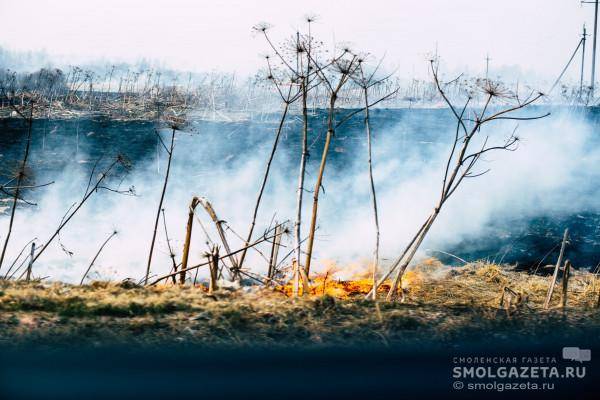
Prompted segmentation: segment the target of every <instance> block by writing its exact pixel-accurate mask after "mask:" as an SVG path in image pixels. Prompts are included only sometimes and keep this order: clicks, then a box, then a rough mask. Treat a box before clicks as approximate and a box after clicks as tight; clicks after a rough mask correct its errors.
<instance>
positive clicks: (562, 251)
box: [544, 228, 569, 309]
mask: <svg viewBox="0 0 600 400" xmlns="http://www.w3.org/2000/svg"><path fill="white" fill-rule="evenodd" d="M568 237H569V228H567V229H565V233H564V234H563V239H562V244H561V245H560V253H559V254H558V260H557V261H556V266H555V267H554V273H553V274H552V279H551V280H550V286H549V287H548V293H547V294H546V300H545V301H544V309H548V307H549V306H550V300H552V294H553V293H554V286H555V285H556V280H557V279H558V270H559V269H560V267H561V265H562V260H563V256H564V254H565V248H566V247H567V240H568Z"/></svg>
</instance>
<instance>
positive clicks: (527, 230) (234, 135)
mask: <svg viewBox="0 0 600 400" xmlns="http://www.w3.org/2000/svg"><path fill="white" fill-rule="evenodd" d="M538 111H546V110H545V109H544V108H534V109H533V111H530V112H538ZM551 111H552V112H553V113H554V114H565V113H567V114H569V115H571V116H574V118H577V119H579V120H583V121H585V123H587V124H588V125H589V126H591V129H595V128H596V127H597V126H598V121H599V119H600V113H599V111H598V110H596V109H587V110H570V111H569V110H561V109H552V110H551ZM343 113H344V112H343V111H342V112H341V114H340V115H343ZM278 118H279V116H278V115H277V114H272V115H261V116H258V115H255V116H251V117H249V118H248V119H246V120H243V121H204V120H198V121H193V122H192V123H190V124H189V126H188V127H187V128H185V130H184V131H185V132H183V133H182V134H179V135H178V137H177V141H176V146H177V147H176V152H177V155H176V156H175V158H174V163H175V164H176V165H180V167H183V164H184V163H188V164H189V163H193V165H192V169H193V173H194V175H195V176H196V175H198V176H202V174H210V173H211V171H212V169H213V168H219V169H221V170H225V171H227V170H230V172H231V173H232V174H236V173H237V170H239V169H242V170H243V168H244V166H245V165H246V164H247V163H249V162H250V160H251V159H252V158H253V157H256V159H258V160H259V164H260V163H262V162H263V161H262V160H266V157H267V155H268V151H269V148H270V145H271V142H272V138H273V132H274V131H275V128H276V124H277V123H278V120H277V119H278ZM550 118H554V115H553V116H551V117H550ZM300 124H301V121H300V118H299V116H297V115H292V116H291V117H290V119H289V120H288V125H287V126H286V128H285V130H284V132H283V134H282V137H281V143H280V147H279V149H278V153H277V156H276V161H277V163H278V164H277V168H280V169H281V170H284V171H286V170H287V171H289V173H290V177H293V178H290V179H296V178H295V177H294V174H295V171H296V168H297V163H298V159H299V154H300V147H299V146H300V141H299V134H300V126H301V125H300ZM324 124H325V114H324V113H321V112H319V111H316V112H314V113H313V114H312V116H311V132H310V133H309V135H310V136H309V143H310V145H311V148H310V157H309V166H308V173H309V175H308V178H307V179H308V180H310V179H311V174H313V172H312V171H314V170H315V169H316V168H317V166H318V162H319V160H320V152H321V148H322V146H323V142H324V132H325V129H324ZM372 124H373V132H374V143H375V146H376V152H375V174H376V175H377V166H378V164H377V163H378V158H377V157H379V159H381V158H384V159H386V160H390V159H392V160H394V159H399V160H402V159H408V158H409V159H410V163H407V164H406V165H405V166H406V168H404V169H401V170H399V171H398V173H397V177H398V182H390V181H386V182H380V183H378V185H379V186H380V187H381V186H384V185H385V186H388V185H389V186H393V185H402V179H404V178H406V177H410V175H411V174H416V173H419V172H420V171H421V170H425V169H429V168H431V169H434V170H435V168H438V167H440V166H441V164H440V163H439V160H442V159H443V157H444V156H445V155H446V154H447V153H448V150H449V144H450V140H451V139H452V136H453V129H454V121H453V119H452V116H451V115H450V113H449V112H448V110H443V109H398V110H386V109H377V110H374V111H373V112H372ZM533 124H534V123H532V124H531V125H528V129H535V125H533ZM156 129H157V124H156V123H155V122H154V121H112V120H107V119H104V118H94V117H90V118H79V119H68V120H54V119H37V120H35V121H34V123H33V139H32V140H33V142H32V152H31V157H30V163H29V168H30V172H29V173H30V176H31V177H32V178H33V180H34V181H35V182H36V183H42V182H43V181H48V180H56V181H60V179H62V178H61V177H64V176H65V174H67V173H69V172H70V171H74V170H79V171H89V170H90V168H91V167H92V165H93V164H94V162H95V160H96V159H98V158H100V157H112V156H114V155H116V154H123V155H125V156H126V157H127V158H128V159H129V160H130V161H131V164H132V170H131V171H130V175H132V176H135V174H136V171H138V170H142V169H143V168H146V169H148V168H149V167H148V165H152V164H153V163H154V160H155V159H156V157H157V151H158V150H157V147H158V144H157V139H156V133H155V130H156ZM162 129H164V128H162ZM25 134H26V130H25V124H24V123H23V121H20V120H18V119H4V120H2V121H0V149H1V150H0V160H1V163H0V176H1V177H2V180H3V181H6V180H8V179H9V177H10V176H11V173H14V170H15V169H16V166H17V165H18V162H19V159H20V157H21V156H22V152H23V146H24V139H25ZM565 134H568V133H567V132H566V133H565ZM163 137H167V136H163ZM383 140H385V145H383V146H381V147H380V148H379V150H378V151H377V143H378V142H380V141H383ZM599 143H600V140H596V141H592V142H590V143H589V144H588V145H589V146H590V151H594V148H595V147H594V146H597V145H598V144H599ZM364 148H365V139H364V131H363V125H362V119H361V117H360V115H358V116H356V117H354V118H353V119H352V120H350V121H349V122H348V123H346V124H345V125H344V126H343V127H342V128H340V129H338V131H337V133H336V137H335V138H334V142H333V144H332V148H331V154H330V161H329V164H328V166H327V168H328V172H327V173H326V176H328V175H327V174H329V176H331V178H329V179H343V178H344V176H346V177H351V175H352V174H353V173H354V168H356V165H357V158H360V157H363V155H362V154H363V153H362V152H363V151H364ZM200 150H201V151H200ZM519 151H521V150H519ZM182 154H184V156H181V155H182ZM573 157H581V155H573ZM190 160H191V161H190ZM158 162H159V163H162V168H164V159H162V158H161V161H158ZM548 162H552V160H550V159H549V160H548ZM178 163H180V164H178ZM493 167H494V165H493V164H492V168H493ZM159 169H160V167H159ZM591 172H592V173H591V176H595V173H593V171H591ZM441 173H442V171H441V170H439V174H440V175H441ZM596 175H597V174H596ZM160 176H161V175H160V172H159V173H156V174H155V176H154V178H155V179H156V180H157V181H159V180H160V179H161V178H160ZM327 179H328V178H326V180H327ZM588 183H589V185H588V187H583V188H582V187H578V188H576V189H577V196H579V197H581V196H584V197H589V198H590V199H591V200H588V201H586V204H587V206H586V207H585V208H581V207H579V208H577V209H569V207H563V206H562V205H561V204H556V205H555V207H554V206H552V207H544V208H540V209H536V207H535V204H534V206H533V207H529V208H528V209H527V210H526V212H523V210H522V209H520V210H516V211H514V212H512V211H511V209H510V204H507V206H506V207H505V208H504V209H503V210H502V215H501V216H499V218H497V219H495V220H491V221H488V222H487V223H486V224H485V226H481V227H480V228H481V229H479V230H478V231H477V232H473V234H469V235H463V237H461V239H460V240H459V241H454V242H452V243H450V244H448V245H447V246H444V247H443V248H440V247H439V246H438V247H437V248H440V250H443V251H444V252H448V253H452V254H454V255H457V256H458V257H460V258H463V259H465V260H469V261H474V260H478V259H486V260H489V261H492V262H502V263H511V264H515V263H518V264H519V266H520V267H522V268H532V267H533V268H535V267H537V266H539V265H545V264H552V263H553V262H554V260H555V259H556V256H557V253H558V247H559V246H558V243H559V242H560V240H561V238H562V233H563V230H564V229H565V228H566V227H568V228H569V229H570V231H571V242H570V246H569V253H568V257H569V258H570V259H571V261H572V262H573V263H574V265H576V266H579V267H585V268H595V267H596V265H598V263H600V212H599V210H600V201H599V200H598V197H597V195H598V185H597V184H595V183H594V182H588ZM131 184H133V185H136V184H139V182H135V180H133V181H132V182H131ZM187 184H194V185H197V186H198V187H199V188H200V189H199V190H200V192H202V190H203V189H202V184H203V183H202V180H201V179H198V180H197V181H193V183H191V182H186V181H185V176H177V175H176V176H175V177H174V178H173V183H172V185H173V186H177V185H187ZM223 184H224V189H223V190H226V183H225V182H224V183H223ZM311 184H312V183H309V185H311ZM468 185H469V183H467V184H466V185H465V186H464V187H461V189H460V190H462V191H465V192H468V191H469V190H470V189H469V186H468ZM256 186H257V187H258V182H257V183H256ZM507 190H510V188H507ZM560 190H561V191H565V190H566V191H567V192H568V191H569V190H571V188H569V187H566V188H564V189H560ZM325 193H327V186H325ZM352 195H353V194H352V193H346V194H344V196H352ZM332 196H333V195H332ZM31 197H32V198H33V199H34V200H36V201H40V202H39V204H38V206H37V207H39V209H40V210H43V208H44V203H43V199H44V189H40V190H36V191H35V192H34V193H32V194H31ZM154 197H156V196H154ZM594 198H595V200H594ZM433 200H434V199H431V203H432V204H433ZM143 201H148V200H147V198H145V199H143ZM151 201H155V199H154V198H152V199H151ZM324 201H327V200H326V198H325V200H324ZM25 207H28V206H25ZM6 210H7V209H5V213H6V212H7V211H6ZM409 212H410V211H409ZM382 218H385V215H382ZM425 247H427V246H425ZM366 252H368V250H366ZM429 254H430V255H431V256H434V257H437V258H439V259H441V260H442V261H443V262H445V263H448V264H455V263H457V262H458V261H457V260H456V259H455V258H454V257H450V256H447V255H445V254H444V253H440V252H431V253H429Z"/></svg>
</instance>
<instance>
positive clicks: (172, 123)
mask: <svg viewBox="0 0 600 400" xmlns="http://www.w3.org/2000/svg"><path fill="white" fill-rule="evenodd" d="M158 114H159V115H160V111H159V112H158ZM183 122H184V120H183V118H181V117H179V116H177V115H175V116H174V117H172V118H170V120H169V127H170V128H171V141H170V143H169V146H168V147H167V145H166V144H165V142H164V141H163V140H162V138H161V136H160V132H158V130H155V133H156V136H157V137H158V139H159V141H160V143H161V145H162V147H163V149H164V150H165V151H166V153H167V157H168V158H167V170H166V172H165V179H164V181H163V186H162V190H161V193H160V199H159V201H158V208H157V210H156V218H155V219H154V229H153V231H152V240H151V241H150V251H149V252H148V263H147V264H146V275H145V276H144V284H145V285H147V284H148V279H149V276H150V267H151V265H152V255H153V254H154V244H155V243H156V233H157V231H158V222H159V220H160V211H161V210H162V209H163V202H164V200H165V194H166V193H167V185H168V183H169V175H170V172H171V161H172V160H173V150H174V149H175V133H176V132H177V131H179V130H181V124H183Z"/></svg>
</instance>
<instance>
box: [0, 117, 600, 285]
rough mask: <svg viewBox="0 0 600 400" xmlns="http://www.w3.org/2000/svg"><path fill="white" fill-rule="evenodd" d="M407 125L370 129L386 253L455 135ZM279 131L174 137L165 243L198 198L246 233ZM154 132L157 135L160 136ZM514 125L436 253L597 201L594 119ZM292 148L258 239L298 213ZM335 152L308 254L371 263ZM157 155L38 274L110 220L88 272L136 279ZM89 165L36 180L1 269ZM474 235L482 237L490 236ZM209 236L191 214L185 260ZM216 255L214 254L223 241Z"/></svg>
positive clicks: (76, 225) (356, 185)
mask: <svg viewBox="0 0 600 400" xmlns="http://www.w3.org/2000/svg"><path fill="white" fill-rule="evenodd" d="M438 112H444V111H438ZM448 121H451V119H448ZM404 123H405V122H403V121H400V122H399V123H397V124H395V125H391V126H388V127H386V128H385V131H381V130H380V131H377V130H376V131H375V133H374V168H375V170H374V172H375V179H376V188H377V193H378V202H379V212H380V224H381V240H382V250H381V255H382V257H383V259H384V263H385V262H386V261H385V260H389V259H392V258H394V257H395V256H397V255H398V253H399V251H401V249H402V248H403V247H404V246H405V245H406V243H407V241H408V240H409V238H410V237H411V235H412V234H414V232H415V231H416V230H417V229H418V227H419V226H420V225H421V224H422V222H423V221H424V219H425V218H426V216H427V215H428V213H429V212H430V211H431V210H432V208H433V206H434V204H435V202H436V201H437V196H439V192H440V189H441V180H442V174H443V166H444V162H445V159H446V157H447V155H448V151H449V148H448V144H449V140H451V138H452V136H453V129H452V128H453V127H452V126H451V125H449V126H447V127H445V128H442V129H441V130H440V132H429V134H435V135H436V137H439V142H438V143H417V147H414V146H415V145H414V144H413V145H412V146H403V147H399V146H398V143H399V142H400V141H403V140H407V137H406V127H405V126H404ZM413 123H414V121H413ZM207 126H208V127H207ZM513 127H514V124H509V123H499V124H497V125H489V126H487V127H486V128H485V132H483V134H489V135H490V138H491V139H492V140H493V139H495V140H497V141H501V140H502V139H503V138H504V137H506V135H507V134H510V132H512V128H513ZM208 129H211V130H215V131H208ZM227 129H228V130H227ZM286 129H287V130H286V131H285V132H284V135H288V134H289V133H290V131H289V129H290V128H286ZM203 130H204V131H203ZM418 131H419V130H418V129H417V130H416V132H417V133H418ZM274 133H275V127H274V126H273V125H271V124H265V126H264V129H262V130H261V132H260V133H247V132H245V130H244V127H243V126H242V127H240V126H239V124H231V127H228V125H226V124H221V125H218V126H217V127H214V126H213V127H210V126H209V125H204V124H200V125H199V126H198V132H197V133H194V134H189V133H184V132H181V133H178V134H177V140H176V146H175V151H174V158H173V168H172V171H171V179H170V182H169V186H168V189H167V196H166V198H165V202H164V206H163V207H164V209H165V213H166V218H167V229H168V232H169V236H170V238H171V239H172V240H171V246H172V247H173V249H174V250H175V253H176V259H177V260H178V262H179V260H180V259H181V249H182V246H183V237H184V230H185V224H186V219H187V212H188V205H189V202H190V200H191V198H192V196H193V195H201V196H206V197H207V198H208V199H209V200H210V201H211V202H212V204H213V206H214V208H215V210H216V212H217V213H218V216H219V217H220V218H221V219H223V220H226V221H227V223H228V225H229V226H231V227H232V228H233V229H234V230H235V231H236V232H237V233H238V234H239V235H241V236H245V235H246V234H247V232H248V228H249V224H250V220H251V217H252V210H253V207H254V203H255V200H256V196H257V194H258V189H259V185H260V181H261V179H262V175H263V173H264V169H265V164H266V159H267V157H268V154H269V151H270V147H271V145H272V141H273V138H274ZM316 133H317V132H315V134H316ZM149 134H150V133H149ZM163 134H164V135H165V136H164V137H165V138H166V137H167V134H168V133H167V132H164V133H163ZM518 134H519V135H520V137H521V138H522V141H521V144H520V147H519V149H518V150H517V151H516V152H502V153H492V154H491V155H490V156H488V157H486V159H485V160H484V161H482V165H484V167H483V168H482V169H487V168H491V172H490V173H488V174H486V175H484V176H482V177H479V178H475V179H472V180H468V181H466V182H465V183H464V184H463V186H461V187H460V188H459V190H458V191H457V193H456V194H455V196H454V197H453V198H452V199H451V200H450V201H449V202H448V203H447V205H446V206H444V208H443V209H442V213H441V215H440V217H439V219H438V220H437V221H436V223H435V225H434V227H433V229H432V231H431V233H430V236H429V238H428V240H427V242H426V243H425V245H424V246H423V249H425V248H435V249H440V250H443V249H445V248H447V247H448V246H451V245H453V244H457V243H460V241H461V240H463V239H464V238H477V237H479V236H481V235H485V232H486V231H485V229H486V227H487V226H488V225H490V224H492V223H495V222H498V221H502V220H505V219H510V218H514V217H526V216H529V215H540V214H544V213H547V212H555V211H564V212H578V211H584V210H599V209H600V201H599V200H598V198H599V197H598V195H599V194H600V193H598V192H599V189H598V185H597V182H598V178H599V177H600V176H599V175H600V170H599V169H598V167H597V166H598V165H600V151H599V150H598V148H597V147H595V146H593V143H594V142H595V141H596V139H595V138H594V134H595V132H594V125H593V123H592V122H590V121H589V119H586V118H584V117H583V116H581V115H578V114H575V113H572V112H567V111H558V112H556V113H555V114H553V115H552V116H550V117H548V118H546V119H543V120H539V121H529V122H522V123H521V124H520V126H519V129H518ZM243 135H250V136H249V137H244V136H243ZM235 140H245V141H250V142H253V143H257V144H256V145H254V146H252V147H251V148H248V147H246V146H242V148H241V149H237V150H229V149H232V148H235V146H232V142H231V141H235ZM408 140H412V141H413V142H419V138H414V137H409V138H408ZM428 146H429V147H430V148H431V149H433V151H420V148H425V149H426V148H428ZM294 149H296V147H290V148H286V149H285V150H284V149H283V148H282V147H280V149H279V151H278V153H277V154H276V156H275V162H274V164H273V167H272V170H271V175H270V178H269V181H268V184H267V190H266V193H265V195H264V197H263V202H262V204H261V207H260V212H259V215H258V224H257V227H256V229H255V235H254V236H255V237H258V236H259V235H261V234H262V232H263V231H264V230H265V229H266V228H267V227H268V226H269V225H270V224H271V222H272V220H274V219H276V220H278V221H280V222H281V221H284V220H293V216H294V207H295V196H296V184H297V173H298V171H297V169H298V168H297V166H296V165H295V164H291V163H290V159H289V157H291V155H290V153H289V152H290V151H295V150H294ZM398 149H400V150H398ZM336 150H337V151H346V152H351V153H350V154H352V157H351V158H350V161H348V162H347V163H346V164H345V165H343V166H339V165H336V166H334V165H333V164H329V165H328V166H327V170H326V173H325V179H324V187H325V192H324V193H322V194H321V197H320V203H319V222H318V231H317V241H316V243H315V253H314V256H315V259H316V260H317V263H316V268H317V269H318V268H320V265H321V264H322V263H321V262H322V261H323V260H326V259H327V260H334V261H336V262H337V263H340V264H341V265H343V264H344V263H348V262H364V263H365V265H366V264H367V263H368V262H369V260H370V258H371V254H372V251H373V243H374V228H373V217H372V209H371V203H370V198H369V187H368V175H367V165H366V154H365V152H366V144H365V141H364V140H361V139H360V138H359V140H352V141H348V140H344V138H343V136H342V135H340V137H336V138H335V139H334V144H333V151H336ZM320 151H321V149H318V148H313V149H312V151H311V158H312V159H313V163H312V164H311V165H310V168H309V170H308V171H307V179H306V181H307V186H306V189H307V192H306V193H305V196H304V199H305V202H304V211H303V215H304V221H303V223H304V226H303V234H306V232H307V230H308V221H309V219H308V217H309V214H310V207H311V205H312V193H311V191H312V190H313V185H314V179H315V175H316V163H315V162H314V160H316V159H318V158H320ZM96 156H97V155H92V154H89V155H81V154H80V155H79V156H78V158H80V159H87V160H93V159H94V157H96ZM207 160H214V161H211V162H207ZM165 162H166V160H165V158H164V154H163V155H162V156H161V160H160V162H159V164H160V171H157V161H156V159H154V158H152V157H150V158H149V159H147V160H146V161H144V162H142V163H138V164H137V165H135V166H134V169H133V171H132V172H131V174H130V175H129V176H127V178H126V180H125V182H124V183H123V185H124V186H128V185H130V184H132V185H135V187H136V190H137V194H138V196H136V197H128V196H121V195H117V194H115V193H111V192H106V191H104V192H99V193H97V194H94V195H93V196H92V199H91V200H90V201H89V203H87V204H86V205H84V207H83V208H82V210H81V211H80V212H79V213H78V214H77V215H76V216H75V217H74V218H73V220H72V221H71V222H70V223H69V225H67V227H66V228H65V229H64V231H63V232H62V234H61V242H62V243H63V244H64V246H65V247H66V248H68V249H69V250H71V251H72V252H73V253H74V254H73V256H68V255H67V254H65V252H64V251H63V250H62V249H61V247H60V246H59V244H58V242H55V243H53V244H51V245H50V247H49V248H48V250H47V251H46V253H44V254H43V255H42V256H41V257H40V258H39V259H38V261H37V262H36V265H35V266H34V275H35V276H38V277H39V276H41V277H46V276H48V277H50V279H53V280H63V281H70V282H78V281H79V280H80V279H81V276H82V274H83V272H84V271H85V269H86V268H87V266H88V265H89V262H90V261H91V259H92V258H93V256H94V254H95V253H96V252H97V250H98V248H99V247H100V245H101V243H102V242H103V241H104V240H105V239H106V238H107V237H108V235H109V234H110V233H111V232H112V231H113V229H117V230H118V231H119V234H118V236H117V237H116V238H113V239H112V240H111V242H110V243H109V244H108V245H107V246H106V248H105V249H104V250H103V252H102V254H101V255H100V257H99V258H98V260H97V261H96V264H95V266H94V268H93V269H92V273H91V274H90V278H92V279H122V278H125V277H134V278H138V279H139V278H141V277H142V276H143V275H144V273H145V268H146V261H147V257H148V250H149V246H150V240H151V235H152V228H153V224H154V218H155V215H156V210H157V205H158V200H159V196H160V189H161V185H162V179H163V176H164V173H165V166H166V164H165ZM70 165H74V164H70ZM89 168H90V164H89V163H87V164H79V167H78V168H71V169H65V170H63V171H62V172H61V173H60V175H59V176H52V177H51V179H52V180H55V181H56V184H54V185H52V186H50V187H48V188H46V189H41V190H43V191H44V192H43V193H44V194H43V196H41V199H39V201H38V203H39V206H38V207H35V208H24V207H21V208H19V209H18V210H17V214H16V215H17V217H16V220H15V228H14V232H13V236H12V239H11V244H10V249H9V254H8V256H7V257H6V260H5V262H4V266H3V269H2V271H0V273H1V274H4V273H5V272H6V269H7V266H8V265H9V264H10V262H12V260H13V259H14V257H15V256H16V254H17V253H18V251H19V250H20V249H21V247H22V246H24V245H25V243H27V241H29V240H30V239H33V238H34V237H37V238H38V239H37V240H36V243H38V244H41V243H43V242H44V241H45V240H47V238H49V237H50V235H51V234H52V232H53V231H54V230H55V229H56V227H57V226H58V224H59V222H60V220H61V218H62V216H63V215H64V214H65V212H66V211H67V209H68V207H69V206H70V204H72V203H73V202H75V201H77V200H79V199H80V198H81V196H82V195H83V191H84V190H85V185H86V184H87V179H88V174H89ZM197 215H198V217H199V218H200V219H201V220H202V222H203V224H204V226H205V227H206V228H207V230H208V231H209V234H210V236H211V238H212V239H213V240H215V241H217V240H218V237H217V235H216V233H215V231H214V228H213V224H212V222H211V221H210V220H209V219H208V218H207V216H206V214H205V213H204V211H203V210H202V209H200V208H198V209H197ZM7 224H8V218H7V217H3V218H2V220H1V226H0V229H1V230H0V232H6V229H7ZM227 234H228V238H229V239H230V241H231V244H232V248H234V249H235V248H238V247H239V246H240V245H241V243H242V242H241V240H240V239H238V238H236V236H235V235H234V234H233V232H231V231H229V232H227ZM481 239H482V240H488V238H485V237H481ZM205 241H206V238H205V234H204V232H203V230H202V229H201V227H200V226H199V225H198V223H197V222H195V226H194V233H193V240H192V243H193V244H192V251H191V260H190V263H191V264H195V263H199V262H202V261H204V260H205V259H204V257H203V253H204V252H205V251H206V250H207V246H206V245H205ZM284 244H285V245H286V246H288V247H287V248H284V249H283V250H282V251H281V252H280V254H286V253H287V252H288V251H289V250H290V248H289V246H290V244H291V237H289V238H287V239H286V240H285V241H284ZM268 247H269V245H268V244H265V245H263V246H261V247H260V249H261V250H262V251H263V252H264V253H265V254H266V255H267V256H268V252H269V249H268ZM221 252H222V254H223V252H224V250H221ZM248 254H249V259H248V262H247V264H246V265H247V266H251V267H252V268H253V270H254V271H257V272H264V271H265V270H266V261H264V260H263V259H262V257H261V256H260V255H259V254H258V253H257V252H255V251H250V252H249V253H248ZM170 266H171V262H170V259H169V255H168V250H167V243H166V240H165V235H164V227H163V225H162V217H161V223H160V224H159V228H158V235H157V243H156V247H155V252H154V261H153V263H152V273H153V274H163V273H166V272H168V271H169V269H170ZM321 266H322V265H321ZM199 276H200V277H204V276H206V272H205V271H204V270H201V273H200V275H199Z"/></svg>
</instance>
